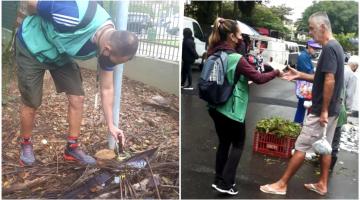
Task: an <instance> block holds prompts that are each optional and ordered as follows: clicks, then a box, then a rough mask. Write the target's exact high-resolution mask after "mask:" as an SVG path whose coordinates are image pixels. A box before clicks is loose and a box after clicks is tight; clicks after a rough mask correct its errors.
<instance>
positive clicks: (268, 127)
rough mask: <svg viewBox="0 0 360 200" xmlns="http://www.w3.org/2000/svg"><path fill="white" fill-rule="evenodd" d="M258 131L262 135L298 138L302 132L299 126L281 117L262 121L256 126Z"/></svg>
mask: <svg viewBox="0 0 360 200" xmlns="http://www.w3.org/2000/svg"><path fill="white" fill-rule="evenodd" d="M256 130H257V131H258V132H260V133H272V134H275V135H276V136H277V137H286V136H287V137H291V138H296V137H297V136H298V135H299V134H300V131H301V127H300V125H299V124H297V123H294V122H292V121H289V120H285V119H282V118H280V117H272V118H269V119H263V120H260V121H259V122H258V123H257V124H256Z"/></svg>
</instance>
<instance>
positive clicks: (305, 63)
mask: <svg viewBox="0 0 360 200" xmlns="http://www.w3.org/2000/svg"><path fill="white" fill-rule="evenodd" d="M297 70H298V71H301V72H304V73H307V74H313V73H314V67H313V65H312V63H311V56H310V54H309V53H308V52H307V51H302V52H301V53H300V55H299V57H298V60H297Z"/></svg>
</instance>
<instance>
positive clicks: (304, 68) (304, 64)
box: [294, 39, 321, 124]
mask: <svg viewBox="0 0 360 200" xmlns="http://www.w3.org/2000/svg"><path fill="white" fill-rule="evenodd" d="M318 49H321V46H320V45H319V44H318V43H316V42H315V41H314V40H313V39H311V40H308V41H307V43H306V49H305V50H304V51H302V52H301V53H300V55H299V57H298V59H297V63H296V69H297V70H298V71H299V72H304V73H307V74H313V73H314V67H313V65H312V62H311V57H312V56H313V55H315V54H316V50H318ZM297 83H304V82H297ZM298 87H300V86H297V88H298ZM297 98H298V105H297V108H296V113H295V118H294V122H296V123H299V124H302V123H303V121H304V117H305V112H306V108H305V107H304V102H305V100H311V99H305V98H304V97H303V96H297Z"/></svg>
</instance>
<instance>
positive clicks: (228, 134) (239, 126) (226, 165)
mask: <svg viewBox="0 0 360 200" xmlns="http://www.w3.org/2000/svg"><path fill="white" fill-rule="evenodd" d="M209 114H210V116H211V118H212V119H213V120H214V123H215V129H216V133H217V135H218V138H219V146H218V149H217V152H216V163H215V173H216V175H215V182H217V181H223V184H224V185H225V186H226V187H231V185H232V184H234V183H235V177H236V168H237V166H238V164H239V161H240V157H241V154H242V151H243V149H244V143H245V122H244V123H241V122H238V121H234V120H232V119H230V118H228V117H226V116H225V115H223V114H221V113H219V112H217V111H216V110H214V109H210V110H209ZM230 146H231V150H230ZM229 150H230V151H229Z"/></svg>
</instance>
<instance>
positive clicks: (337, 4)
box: [296, 1, 359, 34]
mask: <svg viewBox="0 0 360 200" xmlns="http://www.w3.org/2000/svg"><path fill="white" fill-rule="evenodd" d="M358 9H359V4H358V2H355V1H319V2H314V4H313V5H312V6H310V7H308V8H307V9H306V10H305V11H304V13H303V15H302V18H301V19H300V20H299V21H297V23H296V24H297V25H298V27H297V30H298V31H304V32H308V19H309V17H310V15H312V14H313V13H315V12H318V11H325V12H326V13H327V14H328V16H329V19H330V22H331V26H332V31H333V32H334V33H336V34H339V33H345V34H346V33H358V31H359V29H358V24H359V22H358V14H359V13H358Z"/></svg>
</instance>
